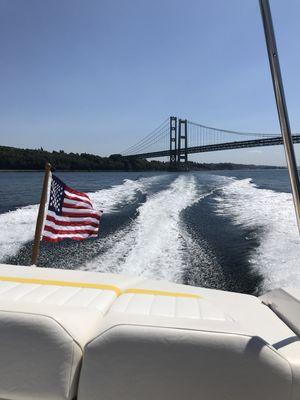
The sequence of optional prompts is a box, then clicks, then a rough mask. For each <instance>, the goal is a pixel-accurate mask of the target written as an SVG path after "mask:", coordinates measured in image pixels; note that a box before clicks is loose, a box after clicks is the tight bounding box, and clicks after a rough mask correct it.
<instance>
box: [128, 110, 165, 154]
mask: <svg viewBox="0 0 300 400" xmlns="http://www.w3.org/2000/svg"><path fill="white" fill-rule="evenodd" d="M168 134H169V118H167V119H165V120H164V121H163V122H162V123H161V124H160V125H159V126H158V127H157V128H156V129H154V130H153V131H151V132H150V133H149V134H148V135H146V136H144V137H143V138H142V139H141V140H139V141H138V142H137V143H135V144H134V145H132V146H130V147H128V148H127V149H125V150H124V151H122V152H121V154H122V155H131V154H137V153H139V152H141V151H143V150H145V149H149V147H151V146H153V145H155V144H157V143H158V142H161V141H162V139H164V138H166V137H167V136H168ZM164 147H165V146H164Z"/></svg>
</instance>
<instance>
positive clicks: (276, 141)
mask: <svg viewBox="0 0 300 400" xmlns="http://www.w3.org/2000/svg"><path fill="white" fill-rule="evenodd" d="M293 142H294V143H300V134H299V135H298V134H297V135H293ZM280 144H283V139H282V137H281V136H278V137H273V138H267V139H254V140H242V141H238V142H228V143H219V144H208V145H205V146H194V147H188V148H187V149H185V148H182V149H180V154H184V153H185V151H186V152H187V154H192V153H206V152H208V151H220V150H233V149H243V148H249V147H263V146H277V145H280ZM172 153H173V154H174V151H172ZM169 156H170V150H162V151H154V152H149V153H140V154H132V155H129V156H127V157H135V158H156V157H169Z"/></svg>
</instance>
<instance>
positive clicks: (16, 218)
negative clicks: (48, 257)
mask: <svg viewBox="0 0 300 400" xmlns="http://www.w3.org/2000/svg"><path fill="white" fill-rule="evenodd" d="M162 177H163V176H154V177H149V178H141V179H138V180H130V179H125V180H124V182H123V184H121V185H115V186H112V187H111V188H109V189H102V190H98V191H96V192H93V193H89V196H90V197H91V200H92V202H93V205H94V207H95V208H96V209H101V210H103V211H104V212H105V213H114V212H116V211H118V210H119V209H120V208H121V207H122V205H125V204H128V203H130V202H132V201H133V199H134V198H135V196H136V195H137V193H138V192H142V193H144V192H145V191H146V190H147V189H148V188H149V187H150V186H151V185H153V184H154V183H155V182H157V181H159V180H160V179H162ZM37 212H38V205H29V206H26V207H21V208H18V209H17V210H14V211H9V212H6V213H3V214H0V232H1V233H0V262H4V261H5V260H6V259H7V258H9V257H12V256H14V255H16V254H17V253H18V251H19V250H20V249H21V247H22V246H23V245H24V244H25V243H27V242H30V241H32V240H33V237H34V230H35V223H36V218H37Z"/></svg>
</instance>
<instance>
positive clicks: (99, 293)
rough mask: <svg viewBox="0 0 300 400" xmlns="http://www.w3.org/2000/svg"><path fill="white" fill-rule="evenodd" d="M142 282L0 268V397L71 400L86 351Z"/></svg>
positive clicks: (108, 275)
mask: <svg viewBox="0 0 300 400" xmlns="http://www.w3.org/2000/svg"><path fill="white" fill-rule="evenodd" d="M137 281H138V279H137V278H128V277H125V276H120V275H112V274H98V273H88V272H82V271H66V270H54V269H44V268H36V267H27V268H26V267H16V266H0V399H5V400H25V399H26V400H29V399H39V400H46V399H49V400H50V399H51V400H56V399H57V400H62V399H66V400H71V399H73V398H74V397H75V395H76V390H77V385H78V372H79V368H80V364H81V359H82V349H83V347H84V346H85V344H86V343H87V341H88V340H90V339H91V338H92V337H94V336H95V335H96V334H97V333H98V332H99V326H101V321H102V319H103V316H104V314H105V313H106V312H107V310H108V309H109V307H110V306H111V304H112V303H113V301H114V300H115V299H116V298H117V296H118V295H119V294H120V293H121V291H122V290H123V289H124V288H126V287H127V286H129V285H130V284H133V283H136V282H137Z"/></svg>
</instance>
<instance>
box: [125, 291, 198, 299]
mask: <svg viewBox="0 0 300 400" xmlns="http://www.w3.org/2000/svg"><path fill="white" fill-rule="evenodd" d="M125 293H135V294H149V295H154V296H169V297H187V298H192V299H201V298H202V297H201V296H200V295H198V294H192V293H181V292H167V291H165V290H150V289H126V290H124V291H123V294H125Z"/></svg>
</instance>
